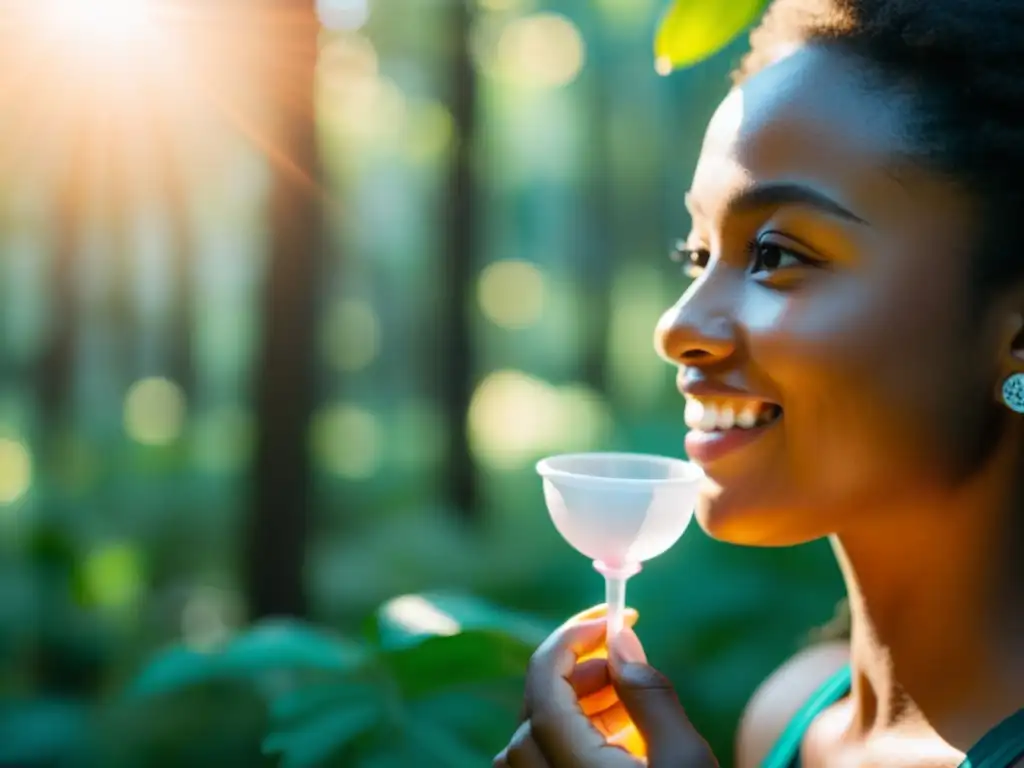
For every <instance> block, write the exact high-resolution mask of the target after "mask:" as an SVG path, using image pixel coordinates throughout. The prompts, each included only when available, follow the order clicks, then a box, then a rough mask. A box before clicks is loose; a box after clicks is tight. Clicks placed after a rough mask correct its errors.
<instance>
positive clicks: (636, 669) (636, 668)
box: [609, 627, 718, 768]
mask: <svg viewBox="0 0 1024 768" xmlns="http://www.w3.org/2000/svg"><path fill="white" fill-rule="evenodd" d="M609 662H610V663H609V667H610V671H611V679H612V684H613V685H614V686H615V691H616V693H617V694H618V696H619V701H621V702H622V705H623V706H624V707H625V708H626V711H627V712H628V713H629V717H630V719H631V720H632V721H633V724H634V725H636V728H637V730H638V731H639V732H640V735H641V736H643V737H644V741H645V742H646V743H647V755H648V758H649V761H650V765H651V767H652V768H660V766H675V765H686V766H692V768H712V767H714V766H717V765H718V762H717V761H716V760H715V757H714V755H713V754H712V752H711V748H710V747H709V746H708V744H707V742H706V741H704V739H703V737H702V736H701V735H700V734H699V733H697V731H696V729H695V728H694V727H693V725H692V724H691V723H690V719H689V718H688V717H687V716H686V711H685V710H684V709H683V705H682V704H681V703H680V702H679V697H678V696H677V695H676V691H675V688H674V687H673V685H672V683H671V682H670V681H669V679H668V678H667V677H665V676H664V675H663V674H661V673H660V672H658V671H657V670H656V669H654V667H652V666H650V665H649V664H648V663H647V659H646V656H645V654H644V651H643V647H642V646H641V645H640V640H639V639H638V638H637V636H636V634H635V633H634V632H633V631H632V630H631V629H629V628H628V627H627V628H625V629H623V630H622V631H621V632H620V633H619V634H618V635H616V637H615V639H614V640H613V641H612V646H611V649H610V653H609Z"/></svg>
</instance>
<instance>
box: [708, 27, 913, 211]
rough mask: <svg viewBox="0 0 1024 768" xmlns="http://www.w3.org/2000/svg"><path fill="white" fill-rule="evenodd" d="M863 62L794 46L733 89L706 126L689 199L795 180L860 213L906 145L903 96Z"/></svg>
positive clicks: (881, 189)
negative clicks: (875, 81)
mask: <svg viewBox="0 0 1024 768" xmlns="http://www.w3.org/2000/svg"><path fill="white" fill-rule="evenodd" d="M872 79H873V78H870V77H869V76H868V75H867V74H866V72H865V67H864V65H863V64H860V63H858V62H856V61H854V60H852V59H850V58H848V57H845V56H842V55H840V54H838V53H836V52H833V51H827V50H824V49H821V48H814V47H803V48H799V49H797V50H795V51H794V52H792V53H790V54H789V55H788V56H786V57H785V58H783V59H781V60H779V61H777V62H776V63H774V64H772V65H771V66H769V67H767V68H765V69H764V70H762V71H761V72H759V73H757V74H756V75H754V76H753V77H751V78H750V79H748V80H747V81H745V82H744V83H743V84H742V86H741V87H739V88H736V89H734V90H733V91H732V92H731V93H730V94H729V96H728V97H727V98H726V99H725V101H723V102H722V104H721V105H720V107H719V108H718V110H717V111H716V112H715V115H714V117H713V118H712V120H711V123H710V124H709V126H708V130H707V134H706V136H705V140H704V145H703V148H702V151H701V158H700V161H699V163H698V166H697V171H696V174H695V178H694V185H693V194H692V200H693V203H694V204H695V205H696V206H698V207H700V208H701V209H702V210H705V211H706V210H708V209H712V208H714V207H716V206H717V205H718V204H719V203H721V202H723V201H724V200H727V199H728V198H729V197H731V196H733V195H735V194H736V193H737V192H738V191H739V190H740V189H742V188H744V187H747V186H750V185H753V184H758V183H769V182H775V181H797V182H804V183H807V184H810V185H812V186H814V187H815V188H817V189H819V190H820V191H822V192H824V193H826V194H831V195H833V196H835V197H836V198H838V199H840V200H845V201H847V202H848V204H849V205H850V207H851V208H853V209H854V210H858V212H861V213H863V214H864V217H865V218H869V214H870V213H871V211H872V209H874V208H877V207H879V204H880V203H881V204H883V205H886V204H891V202H892V201H889V203H885V202H884V201H885V199H886V198H888V197H891V196H892V195H895V194H899V192H900V189H901V188H902V186H903V185H902V184H901V183H900V182H899V181H897V180H896V178H895V177H894V176H893V174H892V168H893V167H894V161H895V160H896V159H897V157H898V156H900V155H904V154H905V153H906V152H907V150H908V149H909V148H910V147H909V144H908V142H907V140H906V136H905V130H904V124H905V115H906V109H905V105H904V102H902V101H901V100H899V99H897V98H894V97H893V94H892V93H890V92H885V91H883V90H882V89H881V88H879V87H878V86H877V85H876V84H873V82H872Z"/></svg>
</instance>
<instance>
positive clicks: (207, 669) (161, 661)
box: [126, 646, 216, 697]
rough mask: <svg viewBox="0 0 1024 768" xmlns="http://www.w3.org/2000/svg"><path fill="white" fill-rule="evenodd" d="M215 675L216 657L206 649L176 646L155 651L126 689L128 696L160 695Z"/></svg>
mask: <svg viewBox="0 0 1024 768" xmlns="http://www.w3.org/2000/svg"><path fill="white" fill-rule="evenodd" d="M215 675H216V660H215V659H214V658H213V657H212V656H211V655H210V654H206V653H200V652H198V651H193V650H191V649H189V648H184V647H180V646H176V647H174V648H168V649H167V650H165V651H162V652H160V653H158V654H156V655H155V656H154V657H153V659H152V660H151V661H150V662H149V664H148V665H146V666H145V667H144V668H143V670H142V672H141V673H139V675H138V676H137V677H136V678H135V679H134V680H133V681H132V682H131V684H130V685H129V686H128V688H127V690H126V694H127V695H128V696H129V697H148V696H161V695H163V694H167V693H171V692H174V691H179V690H182V689H184V688H187V687H189V686H192V685H196V684H198V683H201V682H203V681H206V680H210V679H213V677H214V676H215Z"/></svg>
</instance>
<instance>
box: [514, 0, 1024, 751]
mask: <svg viewBox="0 0 1024 768" xmlns="http://www.w3.org/2000/svg"><path fill="white" fill-rule="evenodd" d="M751 41H752V47H753V50H752V53H751V54H750V55H749V56H748V57H747V58H746V59H745V61H744V63H743V65H742V67H741V70H740V72H739V74H738V77H737V79H736V86H735V88H734V89H733V90H732V92H731V93H730V94H729V95H728V97H727V98H726V99H725V100H724V102H723V103H722V104H721V106H720V107H719V109H718V110H717V112H716V113H715V116H714V118H713V119H712V121H711V124H710V126H709V128H708V131H707V135H706V138H705V142H704V146H703V149H702V153H701V156H700V160H699V162H698V165H697V169H696V172H695V178H694V180H693V185H692V188H691V192H690V194H689V196H688V198H687V201H686V202H687V206H688V208H689V210H690V212H691V214H692V218H693V230H692V232H691V233H690V236H689V239H688V241H687V244H686V248H685V250H684V255H685V257H686V259H687V260H688V261H689V262H690V266H691V268H692V270H693V272H694V273H695V275H696V278H697V279H696V280H695V282H694V283H693V284H692V285H691V287H690V288H689V290H688V291H687V292H686V293H685V295H683V296H682V298H681V299H680V300H679V302H678V303H677V304H676V305H675V306H674V307H673V308H672V309H671V310H670V311H669V312H668V313H666V314H665V316H664V317H663V319H662V321H661V323H660V324H659V327H658V329H657V346H658V349H659V351H660V353H661V355H662V356H663V357H664V358H665V359H666V360H668V361H670V362H671V363H673V364H675V365H677V366H679V377H678V382H679V386H680V389H681V390H682V393H683V395H684V397H685V399H686V417H685V418H686V422H687V424H688V425H689V426H690V432H689V434H688V436H687V438H686V447H687V452H688V454H689V456H690V457H691V459H693V460H694V461H695V462H697V463H699V464H700V465H701V466H702V467H703V468H704V470H705V471H706V474H707V476H708V482H707V487H706V489H705V491H704V493H703V496H702V499H701V502H700V504H699V507H698V520H699V522H700V524H701V526H702V527H703V528H704V530H705V531H707V532H708V533H709V534H710V535H712V536H714V537H716V538H718V539H721V540H724V541H730V542H734V543H737V544H745V545H755V546H786V545H793V544H799V543H802V542H807V541H811V540H813V539H817V538H820V537H823V536H829V537H830V539H831V541H832V543H833V546H834V550H835V553H836V557H837V558H838V561H839V564H840V566H841V568H842V571H843V574H844V577H845V579H846V585H847V590H848V596H849V605H850V614H851V638H850V643H849V647H848V650H847V648H846V647H839V648H837V647H836V646H826V647H820V648H814V649H812V650H810V651H808V652H806V653H804V654H801V655H800V656H798V657H797V658H795V659H792V660H790V661H789V662H787V663H786V664H785V665H783V667H782V668H781V669H780V670H779V671H778V672H776V673H775V674H774V675H773V676H772V677H771V678H770V679H769V680H768V681H767V682H766V683H764V684H763V685H762V686H761V688H760V689H759V690H758V691H757V693H755V695H754V697H753V699H752V701H751V702H750V704H749V706H748V709H747V711H746V713H745V714H744V717H743V720H742V722H741V726H740V733H739V741H738V756H739V759H738V763H739V764H740V765H741V766H746V767H750V768H754V767H755V766H765V767H766V768H783V767H786V768H788V767H789V766H794V765H802V766H804V768H815V767H816V766H886V767H890V766H908V767H911V766H913V767H915V768H916V767H919V766H920V767H922V768H923V767H924V766H958V765H961V764H963V765H964V766H967V765H970V766H973V768H979V766H984V768H1008V766H1012V765H1024V757H1022V756H1024V711H1021V712H1018V710H1020V709H1021V707H1024V578H1022V577H1024V574H1022V570H1024V566H1021V565H1020V564H1019V563H1020V560H1019V553H1020V550H1021V547H1022V545H1024V499H1022V498H1021V497H1022V495H1024V494H1022V492H1024V415H1022V413H1021V412H1022V411H1024V395H1022V393H1024V251H1022V237H1021V236H1020V234H1019V233H1018V232H1017V225H1018V224H1019V223H1021V217H1022V212H1024V123H1022V122H1021V118H1020V117H1019V116H1018V115H1017V114H1015V112H1016V111H1017V110H1018V109H1019V108H1021V107H1022V106H1024V3H1022V2H1013V1H1012V0H970V2H965V1H964V0H817V1H809V0H802V1H801V0H777V1H776V2H775V3H774V4H773V5H772V7H771V8H770V10H769V11H768V13H767V14H766V16H765V19H764V21H763V23H762V25H761V26H760V28H759V29H758V30H757V31H756V32H755V33H754V34H753V36H752V40H751ZM635 618H636V617H635V615H634V616H633V620H635ZM601 632H602V628H601V622H600V610H596V611H594V612H593V613H592V614H591V615H589V616H583V617H580V618H579V619H577V620H573V621H571V622H569V623H568V624H567V625H566V626H565V627H563V628H562V629H560V630H559V631H558V632H557V633H555V635H553V636H552V637H551V638H550V639H549V640H548V641H547V642H546V643H545V644H544V645H543V646H542V647H541V649H540V650H539V651H538V652H537V654H536V656H535V658H534V660H533V662H532V664H531V668H530V671H529V674H528V679H527V685H526V705H525V710H524V720H523V724H522V726H521V727H520V728H519V730H518V731H517V732H516V734H515V735H514V736H513V738H512V740H511V742H510V744H509V746H508V747H507V748H506V749H505V750H503V751H502V753H501V754H500V755H499V756H498V757H497V758H496V760H495V765H496V766H511V768H523V767H529V768H534V767H540V766H548V767H550V768H576V767H579V768H584V767H585V768H606V767H607V768H614V767H617V766H636V765H639V764H642V763H643V760H642V759H641V758H638V757H637V756H636V754H638V753H642V751H643V742H645V743H646V750H647V759H648V760H649V764H650V765H651V766H653V768H669V767H670V766H682V767H686V768H704V767H705V766H713V765H717V762H716V759H715V756H714V755H712V754H711V753H710V750H709V749H708V746H707V744H706V743H705V742H704V741H703V740H702V739H701V738H700V736H699V735H698V734H697V733H696V732H695V731H694V730H693V728H692V727H691V726H690V725H689V724H688V721H687V719H686V715H685V714H684V711H683V708H682V706H681V705H680V703H679V701H678V699H677V698H676V696H675V694H674V693H673V691H672V688H671V685H670V684H669V683H668V682H667V681H666V680H665V679H664V678H663V677H662V676H661V675H660V674H659V673H657V672H656V671H655V670H654V669H652V668H651V667H650V666H648V665H647V664H646V662H645V659H644V657H643V650H642V648H641V647H640V645H639V642H638V641H637V639H636V635H635V634H633V632H632V631H631V630H627V631H625V632H623V633H622V635H620V636H619V637H618V638H617V640H616V643H614V644H613V646H614V647H613V648H612V649H611V651H610V660H609V661H608V662H605V661H603V660H601V659H589V660H583V658H581V656H582V655H585V654H592V652H593V651H595V649H597V650H599V649H600V645H601ZM847 660H848V661H849V665H848V666H847ZM798 710H799V711H798ZM637 732H639V734H640V735H642V737H643V738H642V740H640V739H637V738H636V735H637Z"/></svg>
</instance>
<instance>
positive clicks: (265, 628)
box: [218, 621, 367, 672]
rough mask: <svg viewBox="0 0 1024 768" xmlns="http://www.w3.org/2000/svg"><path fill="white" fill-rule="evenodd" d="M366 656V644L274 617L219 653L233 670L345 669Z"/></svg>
mask: <svg viewBox="0 0 1024 768" xmlns="http://www.w3.org/2000/svg"><path fill="white" fill-rule="evenodd" d="M366 658H367V653H366V649H365V648H363V647H362V646H361V645H359V644H358V643H354V642H352V641H351V640H348V639H346V638H344V637H340V636H336V635H333V634H330V633H327V632H324V631H321V630H318V629H314V628H313V627H311V626H307V625H305V624H301V623H298V622H293V621H274V622H266V623H264V624H261V625H259V626H257V627H256V628H255V629H252V630H251V631H249V632H246V633H245V634H242V635H239V636H238V637H237V638H236V639H235V640H233V641H232V642H231V643H229V644H228V646H227V648H225V649H224V651H223V652H222V653H221V654H219V659H218V664H219V665H220V666H221V667H222V668H224V669H225V670H233V671H252V672H262V671H267V670H273V669H307V670H309V669H312V670H318V671H336V672H344V671H349V670H352V669H355V668H356V667H358V666H359V665H360V664H362V663H363V662H364V661H365V660H366Z"/></svg>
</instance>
